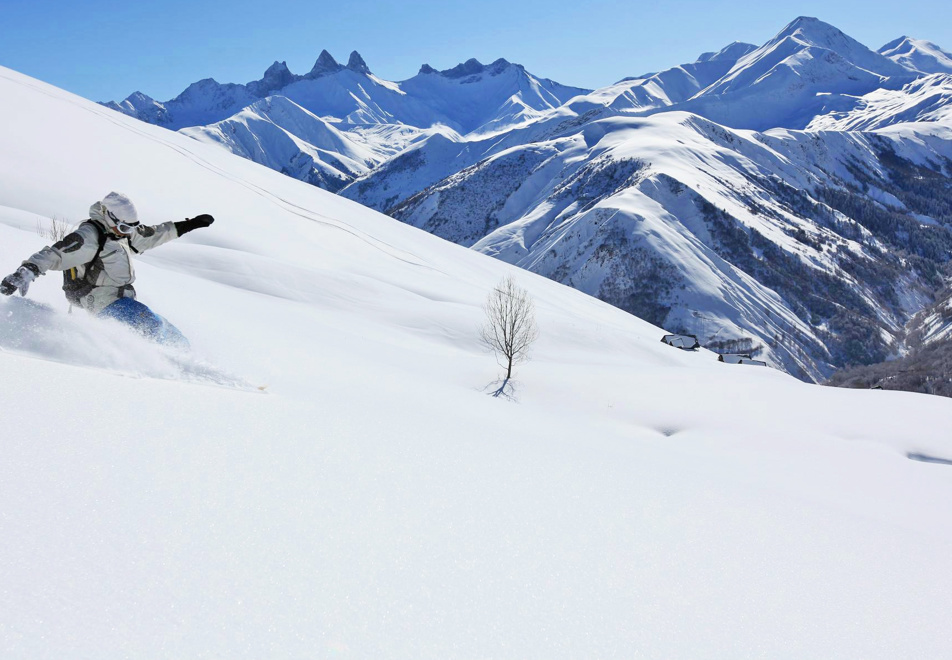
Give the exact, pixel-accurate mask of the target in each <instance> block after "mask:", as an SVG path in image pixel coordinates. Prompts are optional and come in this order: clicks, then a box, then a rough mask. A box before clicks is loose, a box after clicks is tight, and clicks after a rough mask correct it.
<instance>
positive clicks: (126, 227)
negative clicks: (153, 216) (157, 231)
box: [106, 209, 139, 236]
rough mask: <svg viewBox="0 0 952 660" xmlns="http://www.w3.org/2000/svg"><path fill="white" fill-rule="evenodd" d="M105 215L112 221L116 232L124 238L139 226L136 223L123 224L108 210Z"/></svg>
mask: <svg viewBox="0 0 952 660" xmlns="http://www.w3.org/2000/svg"><path fill="white" fill-rule="evenodd" d="M106 215H108V216H109V219H110V220H112V224H113V226H114V227H115V228H116V231H117V232H119V233H120V234H124V235H126V236H128V235H129V234H131V233H132V232H134V231H135V230H136V227H137V226H138V225H139V223H138V222H123V221H122V220H120V219H119V218H117V217H116V214H115V213H113V212H112V211H110V210H109V209H106Z"/></svg>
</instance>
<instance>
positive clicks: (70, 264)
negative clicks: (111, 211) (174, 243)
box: [24, 202, 179, 314]
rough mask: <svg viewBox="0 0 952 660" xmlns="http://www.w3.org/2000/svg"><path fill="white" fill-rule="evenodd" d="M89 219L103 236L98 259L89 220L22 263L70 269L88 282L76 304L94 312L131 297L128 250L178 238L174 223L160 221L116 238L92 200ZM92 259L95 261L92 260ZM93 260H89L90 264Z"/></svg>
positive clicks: (132, 278) (95, 236) (142, 249)
mask: <svg viewBox="0 0 952 660" xmlns="http://www.w3.org/2000/svg"><path fill="white" fill-rule="evenodd" d="M89 216H90V221H91V222H95V223H96V224H98V225H99V227H100V228H101V229H102V231H103V233H104V234H105V236H106V242H105V244H104V245H103V249H102V252H100V253H99V258H98V259H96V258H95V257H96V251H97V250H99V236H100V235H99V232H97V231H96V228H95V227H92V226H90V223H89V222H86V223H83V224H82V225H80V227H79V228H78V229H77V230H76V231H74V232H73V233H71V234H69V235H68V236H66V237H65V238H63V240H61V241H59V242H57V243H55V244H54V245H51V246H49V247H45V248H43V249H42V250H40V251H39V252H37V253H36V254H34V255H33V256H32V257H30V258H29V259H27V261H26V262H24V263H27V262H28V263H31V264H33V265H34V266H36V268H38V269H39V271H40V274H41V275H43V274H45V273H46V272H47V271H50V270H64V271H65V270H70V269H73V268H75V269H76V270H75V271H72V272H71V275H74V276H75V277H77V278H79V279H83V280H85V282H86V283H88V286H87V287H86V288H87V289H89V290H88V291H84V292H83V295H82V297H81V298H80V299H79V304H80V305H81V306H82V307H83V308H84V309H86V310H88V311H90V312H92V313H94V314H98V313H99V312H101V311H102V310H103V309H105V308H106V307H108V306H109V305H111V304H112V303H114V302H115V301H117V300H118V299H119V298H135V289H133V288H132V283H133V282H135V279H136V274H135V268H133V266H132V253H133V252H134V253H136V254H141V253H142V252H145V251H146V250H151V249H152V248H155V247H158V246H160V245H162V244H163V243H168V242H169V241H171V240H172V239H175V238H178V236H179V234H178V230H177V229H176V228H175V223H174V222H163V223H162V224H161V225H156V226H154V227H150V226H148V225H138V226H137V227H136V230H135V231H134V232H133V233H132V235H131V236H128V237H122V238H119V237H117V236H116V235H115V234H113V233H112V230H110V229H109V226H108V224H107V223H106V221H105V219H104V217H103V208H102V205H101V204H100V203H99V202H96V203H95V204H93V205H92V206H91V207H90V208H89ZM94 259H95V261H94ZM90 262H93V263H90Z"/></svg>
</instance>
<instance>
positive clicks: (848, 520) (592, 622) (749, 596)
mask: <svg viewBox="0 0 952 660" xmlns="http://www.w3.org/2000/svg"><path fill="white" fill-rule="evenodd" d="M0 94H2V97H3V98H4V99H5V103H4V104H2V106H0V127H2V128H0V259H2V260H3V262H4V263H6V264H7V266H8V267H9V268H10V269H12V268H13V267H15V266H16V265H17V264H18V263H19V261H20V260H21V259H23V258H24V257H26V256H27V255H29V253H30V252H32V251H33V250H35V249H37V248H39V247H40V246H42V245H43V242H44V241H43V239H41V238H40V237H39V236H37V234H36V224H37V223H38V222H40V223H42V222H46V221H47V219H48V218H50V217H52V216H57V217H59V218H61V219H62V218H64V217H65V218H68V219H69V220H71V221H74V222H75V221H78V220H81V219H82V218H83V217H84V214H85V209H86V207H87V206H88V204H89V203H90V202H92V201H94V200H96V199H98V198H100V197H101V196H102V195H103V194H104V193H105V192H106V191H108V190H110V189H119V190H123V191H125V192H127V193H128V194H130V195H131V196H132V197H133V199H135V200H136V202H137V204H138V206H139V209H140V213H141V216H142V218H143V219H144V220H145V221H146V222H153V223H154V222H159V221H163V220H167V219H178V218H182V217H185V216H187V215H189V216H190V215H194V214H195V213H199V212H208V213H212V214H214V215H215V216H216V218H217V222H216V223H215V224H214V225H213V226H212V227H211V228H210V229H208V230H205V231H203V232H196V233H194V234H190V235H189V236H188V237H186V238H184V239H181V240H180V241H176V242H174V243H172V244H170V245H167V246H164V247H162V248H160V249H159V250H156V251H155V252H153V253H150V254H148V255H146V256H144V257H143V258H142V259H140V260H139V268H138V276H139V279H138V281H137V288H138V290H139V292H140V297H141V298H142V299H143V300H144V301H146V302H148V303H149V304H150V305H152V306H153V307H154V308H155V309H156V310H158V311H160V312H161V313H163V314H164V315H166V316H168V317H169V318H170V319H171V320H173V321H174V322H175V323H176V324H177V325H179V326H180V327H181V328H182V330H184V331H185V332H186V333H187V335H188V336H189V337H190V339H191V340H192V343H193V345H194V347H195V355H194V356H192V357H180V358H179V360H180V362H178V363H177V362H175V361H172V362H169V360H168V357H169V356H166V355H165V354H164V353H163V352H162V351H160V350H158V349H156V348H154V347H151V346H150V345H148V344H144V343H143V342H142V341H141V340H139V339H137V338H135V337H133V336H130V335H128V334H127V333H125V331H123V330H122V329H121V328H117V327H114V326H110V325H109V324H107V323H105V322H99V321H96V320H94V319H90V318H87V317H85V316H84V315H82V314H73V315H68V314H66V313H65V309H64V307H65V305H64V304H63V301H62V298H61V294H60V292H59V291H58V283H57V281H56V278H55V277H54V276H53V275H52V274H51V275H49V276H47V277H45V278H43V279H41V280H40V281H38V282H36V283H34V285H33V288H32V289H31V292H30V298H29V299H28V300H27V301H24V300H21V299H3V300H0V348H2V350H0V401H2V402H3V413H2V425H0V447H2V451H3V460H2V461H0V502H2V511H3V515H2V516H0V537H2V538H3V539H4V542H3V543H2V544H0V566H2V567H3V568H2V569H0V575H2V584H3V592H4V597H3V598H2V599H0V654H2V655H3V657H4V658H31V659H36V658H62V657H96V658H103V657H137V658H153V657H154V658H167V657H229V658H257V657H297V656H315V655H316V656H321V657H323V656H328V657H331V656H333V657H354V658H367V657H387V658H414V659H420V658H447V657H454V658H469V657H497V658H547V659H552V658H577V657H582V656H597V657H630V656H632V655H637V656H644V657H667V658H671V657H685V658H695V657H699V656H704V657H738V656H751V655H767V656H771V657H780V656H799V657H806V656H811V657H817V656H829V655H836V656H861V657H865V658H877V657H881V658H892V657H896V656H899V655H912V656H916V657H943V656H946V655H949V654H950V653H952V644H950V640H949V637H948V636H947V635H946V634H945V633H944V626H945V623H946V619H947V612H948V594H949V593H950V592H952V578H950V575H952V573H950V572H949V571H948V570H947V564H948V557H949V553H950V551H952V532H950V529H949V527H948V526H947V525H943V524H941V521H943V520H947V519H949V516H950V515H952V497H950V495H952V467H949V466H948V465H942V464H934V463H926V462H921V461H913V460H909V459H908V458H907V455H909V454H911V455H914V456H926V457H932V458H938V459H948V458H952V442H950V440H949V437H948V433H947V422H948V419H949V416H950V413H952V407H950V406H952V402H949V401H948V400H944V399H939V398H936V397H925V396H917V395H906V394H901V393H899V394H895V393H887V392H859V391H845V390H834V389H828V388H821V387H817V386H810V385H806V384H803V383H800V382H798V381H796V380H794V379H792V378H790V377H788V376H786V375H784V374H781V373H779V372H777V371H775V370H772V369H763V368H755V367H739V366H736V365H725V364H720V363H718V362H717V361H716V360H715V358H714V355H713V354H711V353H708V352H706V351H700V352H697V353H690V352H682V351H679V350H677V349H673V348H670V347H667V346H664V345H663V344H661V343H660V342H659V341H658V339H659V337H660V333H661V330H660V329H659V328H657V327H654V326H651V325H649V324H647V323H645V322H644V321H641V320H639V319H637V318H634V317H632V316H630V315H628V314H625V313H624V312H622V311H620V310H618V309H616V308H613V307H610V306H608V305H606V304H604V303H601V302H599V301H597V300H594V299H592V298H589V297H587V296H585V295H583V294H581V293H579V292H577V291H573V290H572V289H569V288H567V287H564V286H561V285H559V284H556V283H554V282H551V281H548V280H546V279H543V278H541V277H538V276H535V275H532V274H530V273H517V278H518V280H519V281H520V283H521V284H523V285H524V286H525V287H527V288H528V289H529V290H530V291H531V293H532V295H533V296H534V298H535V300H536V305H537V311H538V322H539V326H540V328H541V336H540V339H539V341H538V343H537V346H536V347H535V358H534V360H533V361H532V362H530V363H529V364H527V365H525V366H524V367H522V368H521V369H520V371H519V372H518V381H519V382H518V383H517V387H516V395H517V397H518V400H519V402H518V403H514V402H509V401H504V400H501V399H496V398H492V397H490V396H487V395H486V392H485V390H486V388H487V387H488V386H490V385H491V384H492V383H493V381H494V380H495V379H496V378H497V377H498V375H499V370H498V368H497V367H496V365H495V364H494V363H493V361H492V358H491V357H489V356H488V355H487V354H485V352H483V351H482V350H481V349H480V347H479V345H478V342H477V339H476V332H475V328H476V326H477V325H478V323H479V322H480V320H481V316H482V312H481V310H480V305H481V304H482V302H483V300H484V298H485V296H486V294H487V292H488V291H489V290H490V289H491V287H492V286H493V285H494V284H495V283H496V282H497V281H498V280H499V279H500V278H501V277H502V276H503V275H504V274H506V273H509V272H512V270H513V269H512V268H511V267H510V266H507V265H506V264H504V263H502V262H500V261H497V260H493V259H489V258H487V257H485V256H483V255H480V254H478V253H476V252H474V251H472V250H466V249H464V248H462V247H458V246H454V245H452V244H449V243H447V242H445V241H442V240H440V239H438V238H436V237H433V236H430V235H428V234H426V233H424V232H421V231H419V230H416V229H414V228H412V227H408V226H406V225H403V224H400V223H398V222H396V221H394V220H392V219H390V218H387V217H384V216H382V215H380V214H377V213H375V212H372V211H369V210H367V209H365V208H362V207H360V206H358V205H356V204H354V203H352V202H350V201H348V200H346V199H343V198H341V197H336V196H333V195H331V194H328V193H326V192H323V191H321V190H318V189H316V188H314V187H312V186H307V185H305V184H303V183H300V182H298V181H295V180H293V179H291V178H288V177H284V176H281V175H279V174H278V173H275V172H273V171H271V170H268V169H266V168H264V167H261V166H259V165H257V164H254V163H252V162H250V161H247V160H243V159H240V158H237V157H234V156H231V155H229V154H226V153H225V152H223V151H221V150H219V149H216V148H213V147H212V146H209V145H205V144H202V143H199V142H197V141H195V140H191V139H189V138H186V137H185V136H182V135H179V134H176V133H171V132H168V131H165V130H163V129H160V128H156V127H153V126H148V125H144V124H142V123H140V122H137V121H135V120H133V119H130V118H127V117H124V116H122V115H117V114H115V113H113V112H112V111H111V110H108V109H106V108H102V107H101V106H97V105H94V104H92V103H90V102H87V101H84V100H82V99H79V98H77V97H75V96H72V95H70V94H67V93H65V92H62V91H60V90H57V89H55V88H52V87H50V86H48V85H45V84H43V83H40V82H38V81H36V80H32V79H30V78H27V77H25V76H22V75H20V74H17V73H15V72H12V71H10V70H7V69H0ZM90 154H95V157H90ZM51 164H53V165H51ZM30 300H34V301H38V302H40V303H46V304H48V305H50V306H51V307H52V309H51V310H48V309H45V308H39V309H38V308H36V307H34V306H32V305H30V303H29V301H30ZM198 360H204V361H206V362H209V363H210V364H211V365H213V366H214V367H215V369H217V370H220V371H221V372H227V373H232V374H235V375H237V376H238V377H239V378H240V379H241V380H242V381H243V382H247V383H250V384H252V385H261V386H264V385H267V389H266V393H260V392H258V391H257V390H256V389H255V388H253V387H252V388H251V391H246V390H245V389H234V388H231V387H214V386H209V385H208V384H202V383H201V382H193V380H194V379H192V380H190V379H189V373H184V374H182V373H178V374H177V372H176V367H175V365H176V364H185V365H186V366H187V365H194V364H199V362H198ZM176 376H178V377H176Z"/></svg>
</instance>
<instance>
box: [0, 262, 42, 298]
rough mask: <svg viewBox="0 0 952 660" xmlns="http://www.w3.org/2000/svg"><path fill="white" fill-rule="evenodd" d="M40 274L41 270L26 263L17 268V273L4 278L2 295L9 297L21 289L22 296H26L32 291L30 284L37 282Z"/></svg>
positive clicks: (0, 290) (1, 285)
mask: <svg viewBox="0 0 952 660" xmlns="http://www.w3.org/2000/svg"><path fill="white" fill-rule="evenodd" d="M39 274H40V269H39V268H37V267H36V266H34V265H33V264H31V263H25V264H23V265H22V266H20V267H19V268H17V271H16V272H15V273H13V274H11V275H7V276H6V277H4V278H3V281H2V282H0V293H2V294H3V295H5V296H9V295H12V294H13V293H14V292H15V291H16V290H17V289H19V290H20V295H21V296H25V295H26V292H27V291H28V290H29V289H30V282H32V281H33V280H35V279H36V276H37V275H39Z"/></svg>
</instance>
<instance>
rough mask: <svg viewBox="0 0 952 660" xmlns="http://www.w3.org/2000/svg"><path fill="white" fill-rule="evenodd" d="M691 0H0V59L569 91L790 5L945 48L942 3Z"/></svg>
mask: <svg viewBox="0 0 952 660" xmlns="http://www.w3.org/2000/svg"><path fill="white" fill-rule="evenodd" d="M766 5H773V3H763V2H748V1H746V0H740V1H736V2H729V3H728V2H723V3H721V2H713V1H708V2H702V1H695V0H681V1H679V2H669V1H668V0H654V1H652V2H646V3H635V2H631V1H630V0H629V1H627V2H623V1H620V0H588V1H586V2H580V1H579V0H572V1H564V0H548V1H543V0H522V1H520V0H515V1H513V0H483V1H482V2H479V3H467V4H459V3H452V2H446V1H445V0H441V1H436V0H405V1H404V2H390V3H377V2H344V1H341V0H335V1H334V2H325V1H323V0H317V1H315V0H310V1H308V2H305V1H303V0H273V1H270V2H268V1H261V0H254V1H252V0H231V1H230V2H188V1H186V0H157V1H153V2H136V1H135V0H132V1H130V0H123V1H116V0H90V1H86V2H84V1H83V0H74V1H73V2H64V1H61V0H56V1H45V0H3V2H2V6H0V65H3V66H6V67H9V68H12V69H15V70H17V71H20V72H23V73H26V74H28V75H31V76H34V77H36V78H39V79H41V80H44V81H46V82H49V83H52V84H54V85H56V86H58V87H62V88H64V89H68V90H70V91H72V92H75V93H77V94H80V95H82V96H85V97H87V98H91V99H94V100H110V99H116V100H119V99H122V98H125V97H126V96H127V95H128V94H130V93H131V92H133V91H136V90H141V91H143V92H145V93H146V94H149V95H150V96H153V97H155V98H157V99H159V100H163V101H164V100H167V99H169V98H172V97H173V96H175V95H177V94H178V93H179V92H181V91H182V90H183V89H184V88H185V87H186V86H187V85H188V84H189V83H191V82H194V81H196V80H199V79H201V78H208V77H211V78H215V79H216V80H218V81H219V82H241V83H244V82H248V81H250V80H254V79H256V78H259V77H260V76H261V74H262V73H263V72H264V70H265V69H266V68H267V67H268V66H269V65H270V64H271V63H272V62H273V61H275V60H284V61H287V63H288V66H289V67H290V68H291V71H293V72H295V73H306V72H307V71H308V70H310V68H311V66H312V65H313V64H314V60H316V59H317V56H318V54H319V53H320V51H321V49H323V48H326V49H327V50H328V51H329V52H330V53H331V54H332V55H333V56H334V57H336V58H337V59H338V60H343V61H345V62H346V60H347V57H348V55H349V54H350V52H351V51H352V50H357V51H359V52H360V53H361V54H362V55H363V56H364V59H365V60H366V61H367V64H368V65H369V66H370V68H371V70H372V71H373V72H374V73H376V74H377V75H379V76H381V77H383V78H386V79H389V80H404V79H406V78H409V77H411V76H413V75H415V74H416V72H417V71H418V70H419V68H420V65H421V64H423V63H424V62H425V63H428V64H430V65H432V66H434V67H436V68H438V69H445V68H449V67H451V66H454V65H455V64H457V63H459V62H461V61H463V60H466V59H468V58H470V57H476V58H477V59H479V60H481V61H483V62H491V61H492V60H495V59H497V58H499V57H505V58H506V59H508V60H510V61H512V62H518V63H520V64H523V65H525V67H526V68H527V69H528V70H530V71H532V72H533V73H535V74H537V75H540V76H544V77H547V78H552V79H554V80H557V81H559V82H562V83H565V84H569V85H576V86H580V87H600V86H603V85H607V84H610V83H612V82H615V81H617V80H619V79H621V78H624V77H626V76H633V75H638V74H641V73H645V72H647V71H654V70H659V69H663V68H668V67H670V66H674V65H677V64H680V63H682V62H690V61H693V60H694V59H696V57H697V55H699V54H700V53H701V52H704V51H708V50H719V49H720V48H721V47H722V46H724V45H726V44H728V43H730V42H732V41H748V42H751V43H756V44H760V43H763V42H764V41H766V40H767V39H769V38H770V37H772V36H773V35H774V34H775V33H777V32H778V31H779V30H780V29H781V28H782V27H783V26H784V25H786V24H787V23H788V22H790V21H791V20H792V19H794V18H796V17H797V16H799V15H807V16H816V17H818V18H820V19H821V20H824V21H826V22H828V23H832V24H833V25H835V26H837V27H838V28H840V29H841V30H843V31H844V32H846V33H847V34H849V35H850V36H852V37H854V38H856V39H858V40H859V41H861V42H863V43H864V44H866V45H867V46H870V47H871V48H873V49H876V48H879V47H880V46H882V45H883V44H884V43H886V42H887V41H890V40H891V39H894V38H896V37H899V36H902V35H910V36H914V37H917V38H920V39H928V40H930V41H934V42H936V43H937V44H939V45H940V46H942V47H943V48H945V49H946V50H949V51H952V2H948V0H945V1H944V2H940V1H933V0H922V1H920V2H917V3H903V4H899V3H896V2H891V3H886V2H879V1H877V0H868V1H866V2H853V1H837V0H827V1H826V2H799V3H776V5H774V6H766Z"/></svg>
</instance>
